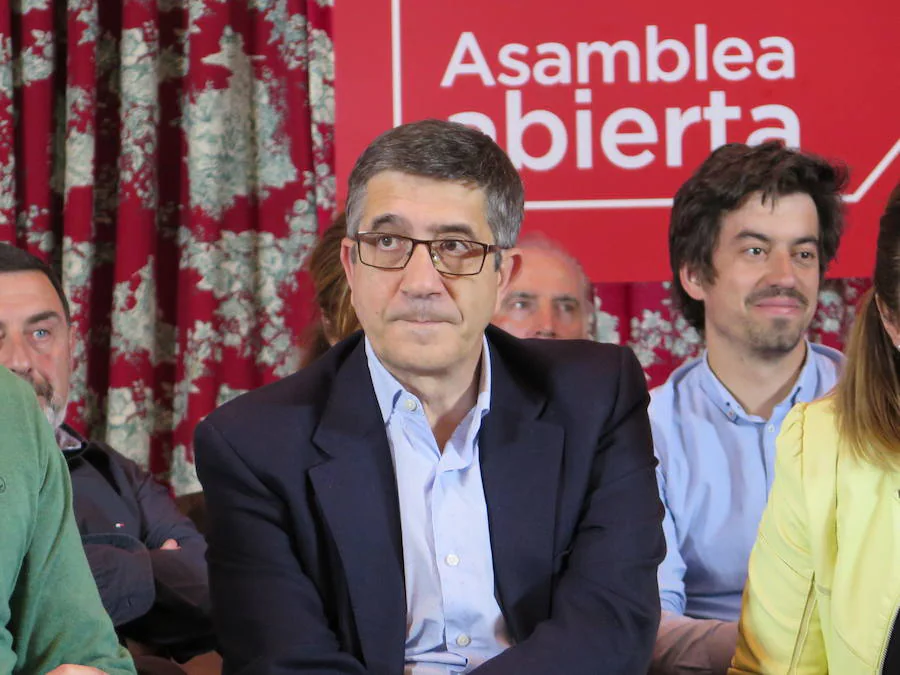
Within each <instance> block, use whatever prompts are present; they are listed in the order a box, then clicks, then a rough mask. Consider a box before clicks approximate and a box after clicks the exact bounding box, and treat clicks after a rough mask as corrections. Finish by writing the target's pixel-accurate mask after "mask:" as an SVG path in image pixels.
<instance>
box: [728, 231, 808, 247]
mask: <svg viewBox="0 0 900 675" xmlns="http://www.w3.org/2000/svg"><path fill="white" fill-rule="evenodd" d="M747 239H752V240H755V241H760V242H762V243H764V244H771V243H772V238H771V237H770V236H768V235H766V234H763V233H762V232H756V231H754V230H748V229H743V230H741V231H740V232H738V233H737V234H736V235H735V237H734V240H735V241H744V240H747ZM803 244H813V245H815V246H818V245H819V237H818V236H815V235H809V236H806V237H798V238H797V239H794V240H793V241H792V242H791V246H802V245H803Z"/></svg>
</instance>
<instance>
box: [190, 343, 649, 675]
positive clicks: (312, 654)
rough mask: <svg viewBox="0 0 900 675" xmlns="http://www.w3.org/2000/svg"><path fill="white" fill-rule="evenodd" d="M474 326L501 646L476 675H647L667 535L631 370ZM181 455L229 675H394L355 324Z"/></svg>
mask: <svg viewBox="0 0 900 675" xmlns="http://www.w3.org/2000/svg"><path fill="white" fill-rule="evenodd" d="M487 336H488V343H489V348H490V349H491V360H492V367H493V372H492V378H493V379H492V401H491V409H490V412H489V413H488V414H487V416H486V417H485V419H484V422H483V424H482V429H481V435H480V437H479V447H480V457H481V471H482V479H483V484H484V492H485V500H486V502H487V510H488V523H489V527H490V536H491V548H492V551H493V555H494V575H495V580H496V581H495V583H496V594H497V598H498V600H499V604H500V607H501V609H502V611H503V614H504V617H505V619H506V622H507V627H508V630H509V634H510V636H511V638H512V639H513V640H514V642H515V644H514V646H513V647H511V648H510V649H508V650H506V651H505V652H503V653H502V654H500V655H498V656H497V657H495V658H493V659H491V660H489V661H488V662H486V663H485V664H483V665H482V666H481V667H479V668H478V669H476V671H475V672H477V673H478V674H479V675H499V674H509V675H513V674H515V675H532V674H533V675H556V674H561V675H579V674H581V673H584V674H585V675H588V674H595V673H604V674H612V673H622V674H626V673H627V674H637V673H646V670H647V666H648V664H649V662H650V655H651V651H652V648H653V643H654V640H655V638H656V631H657V626H658V623H659V593H658V588H657V581H656V568H657V566H658V564H659V563H660V561H661V560H662V559H663V555H664V552H665V543H664V539H663V534H662V527H661V520H662V506H661V504H660V501H659V497H658V492H657V487H656V478H655V475H654V466H655V464H656V461H655V459H654V456H653V448H652V442H651V438H650V425H649V422H648V419H647V402H648V396H647V388H646V383H645V380H644V374H643V372H642V370H641V368H640V365H639V364H638V362H637V359H636V358H635V357H634V354H633V353H632V352H631V351H630V350H628V349H625V348H621V347H617V346H614V345H606V344H596V343H590V342H582V341H539V340H525V341H523V340H518V339H516V338H513V337H511V336H510V335H508V334H506V333H504V332H503V331H501V330H499V329H496V328H493V327H489V328H488V330H487ZM195 447H196V455H197V470H198V474H199V476H200V480H201V482H202V483H203V488H204V492H205V495H206V503H207V508H208V518H209V521H208V530H209V531H208V536H207V539H208V543H209V552H208V561H209V568H210V583H211V590H212V600H213V617H214V624H215V626H216V630H217V633H218V636H219V644H220V645H221V650H222V652H223V655H224V658H225V672H226V673H231V674H238V673H241V674H247V675H249V674H251V673H252V674H253V675H288V674H289V673H290V674H294V673H297V674H299V673H310V674H312V673H315V674H316V675H338V674H340V675H351V674H352V675H363V674H370V675H402V673H403V667H404V644H405V639H406V626H407V622H406V600H405V588H404V576H403V553H402V543H401V535H400V515H399V506H398V497H397V487H396V482H395V477H394V471H393V465H392V461H391V453H390V448H389V446H388V439H387V435H386V433H385V429H384V422H383V420H382V417H381V412H380V410H379V407H378V403H377V400H376V397H375V391H374V389H373V386H372V381H371V378H370V375H369V371H368V365H367V362H366V355H365V350H364V343H363V340H362V334H361V333H358V334H356V335H354V336H351V337H350V338H348V339H347V340H345V341H343V342H342V343H340V344H338V345H337V346H335V347H334V348H333V349H331V350H330V351H329V352H328V353H326V354H325V355H324V356H323V357H322V358H321V359H319V360H318V361H317V362H315V363H314V364H312V365H311V366H309V367H308V368H306V369H304V370H302V371H301V372H298V373H296V374H294V375H291V376H290V377H287V378H285V379H283V380H281V381H279V382H276V383H274V384H271V385H268V386H265V387H262V388H260V389H257V390H255V391H252V392H250V393H248V394H245V395H243V396H240V397H238V398H237V399H235V400H234V401H232V402H230V403H228V404H226V405H224V406H222V407H221V408H219V409H218V410H216V411H215V412H214V413H212V414H211V415H210V416H209V417H207V419H206V420H205V421H204V422H202V423H201V424H200V425H199V426H198V427H197V431H196V441H195Z"/></svg>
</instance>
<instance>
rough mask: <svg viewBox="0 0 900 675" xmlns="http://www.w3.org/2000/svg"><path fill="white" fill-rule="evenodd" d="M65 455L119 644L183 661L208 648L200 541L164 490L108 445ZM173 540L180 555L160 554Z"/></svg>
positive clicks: (209, 636)
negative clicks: (145, 647) (134, 644)
mask: <svg viewBox="0 0 900 675" xmlns="http://www.w3.org/2000/svg"><path fill="white" fill-rule="evenodd" d="M62 430H63V431H64V432H66V433H67V434H68V435H69V436H71V437H72V438H73V439H75V440H76V441H80V443H81V446H80V447H76V448H74V449H67V450H64V454H65V457H66V460H67V461H68V465H69V472H70V474H71V476H72V492H73V494H74V506H75V519H76V520H77V522H78V529H79V531H80V532H81V537H82V542H83V543H84V550H85V553H86V554H87V558H88V562H89V563H90V566H91V571H92V572H93V574H94V579H95V581H96V582H97V587H98V588H99V590H100V597H101V599H102V600H103V606H104V607H105V608H106V611H107V612H108V613H109V615H110V617H111V618H112V620H113V623H114V624H115V626H116V630H117V631H118V632H119V634H120V635H121V636H123V637H128V638H131V639H134V640H137V641H138V642H141V643H144V644H147V645H150V646H152V647H155V648H161V649H162V650H163V652H164V653H166V654H168V655H171V656H172V657H174V658H176V659H178V660H185V659H187V658H190V656H193V655H194V654H199V653H201V652H205V651H209V650H210V649H213V648H214V647H215V642H214V639H213V633H212V624H211V621H210V618H209V613H210V602H209V581H208V575H207V571H206V560H205V554H206V542H205V540H204V538H203V536H202V535H201V534H200V533H199V532H198V531H197V529H196V527H194V525H193V523H192V522H191V521H190V520H189V519H188V518H186V517H185V516H183V515H181V513H180V512H179V511H178V509H177V508H176V506H175V502H174V501H173V500H172V498H171V497H170V495H169V493H168V490H167V489H166V488H165V487H164V486H163V485H161V484H160V483H158V482H157V481H156V480H154V478H153V477H152V476H151V475H150V474H149V473H147V472H146V471H144V470H142V469H141V468H140V467H139V466H138V465H137V464H135V463H134V462H132V461H131V460H129V459H127V458H126V457H124V456H122V455H121V454H119V453H118V452H116V451H115V450H113V449H112V448H110V447H109V446H108V445H105V444H103V443H97V442H93V441H85V440H84V439H82V438H81V437H80V436H78V434H77V433H76V432H74V431H73V430H72V429H71V428H69V427H67V426H66V425H63V428H62ZM167 539H175V540H176V541H178V543H179V545H180V546H181V549H180V550H160V546H161V545H162V544H163V542H164V541H166V540H167Z"/></svg>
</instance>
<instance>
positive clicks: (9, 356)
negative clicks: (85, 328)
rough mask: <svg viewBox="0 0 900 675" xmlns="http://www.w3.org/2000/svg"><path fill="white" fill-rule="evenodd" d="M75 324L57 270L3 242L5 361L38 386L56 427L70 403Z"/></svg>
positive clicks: (1, 358)
mask: <svg viewBox="0 0 900 675" xmlns="http://www.w3.org/2000/svg"><path fill="white" fill-rule="evenodd" d="M71 323H72V318H71V314H70V312H69V302H68V300H67V299H66V296H65V293H64V292H63V288H62V284H61V283H60V281H59V277H58V276H57V275H56V273H55V272H54V271H53V270H52V269H51V268H50V267H49V266H48V265H47V264H45V263H44V262H43V261H41V260H40V259H39V258H36V257H35V256H33V255H31V254H30V253H28V252H27V251H24V250H22V249H19V248H16V247H14V246H11V245H9V244H0V365H3V366H6V367H7V368H9V370H11V371H12V372H14V373H15V374H16V375H18V376H19V377H21V378H22V379H23V380H25V381H26V382H28V383H29V384H30V385H31V386H32V387H33V388H34V390H35V393H36V394H37V397H38V400H39V402H40V404H41V408H42V410H43V411H44V414H45V415H46V417H47V419H48V421H49V422H50V424H51V425H52V426H53V428H54V429H56V428H57V427H59V425H61V424H62V423H63V422H64V421H65V417H66V407H67V405H68V402H69V380H70V377H71V375H72V354H73V349H74V344H75V343H74V341H75V333H74V331H73V330H72V326H71Z"/></svg>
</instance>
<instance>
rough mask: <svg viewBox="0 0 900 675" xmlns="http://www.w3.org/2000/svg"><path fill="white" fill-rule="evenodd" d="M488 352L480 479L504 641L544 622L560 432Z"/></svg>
mask: <svg viewBox="0 0 900 675" xmlns="http://www.w3.org/2000/svg"><path fill="white" fill-rule="evenodd" d="M489 335H490V334H489ZM491 349H492V352H491V363H492V370H493V373H492V384H491V387H492V392H491V410H490V412H489V413H488V414H487V416H486V417H485V419H484V424H483V425H482V430H481V435H480V437H479V454H480V456H481V474H482V482H483V484H484V493H485V500H486V502H487V509H488V521H489V523H490V532H491V549H492V552H493V559H494V579H495V584H496V587H497V593H498V599H499V601H500V606H501V608H502V609H503V613H504V616H505V618H506V623H507V626H508V628H509V630H510V635H511V636H512V637H513V638H514V639H516V640H521V639H523V638H524V637H525V636H527V635H529V634H530V633H531V632H532V630H533V629H534V627H535V626H536V625H537V624H538V623H539V622H541V621H543V620H544V619H547V618H548V617H549V616H550V597H551V591H552V588H551V579H552V576H553V554H554V530H555V522H556V503H557V491H558V487H559V473H560V468H561V462H562V454H563V444H564V431H563V428H562V426H560V425H558V424H555V423H553V422H549V421H542V420H540V419H538V416H539V415H540V414H541V413H542V411H543V409H544V407H545V403H546V402H545V400H544V398H543V396H542V395H540V394H536V393H534V392H531V391H526V390H524V389H523V388H522V387H521V386H520V385H519V384H517V383H516V382H515V381H514V379H513V377H512V374H511V373H510V372H509V370H508V368H507V366H506V365H505V364H504V362H503V360H502V358H501V357H500V354H498V351H497V350H496V349H495V348H494V345H493V344H491ZM536 579H537V580H541V581H542V583H537V584H536V583H535V580H536ZM544 580H546V581H545V582H544Z"/></svg>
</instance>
